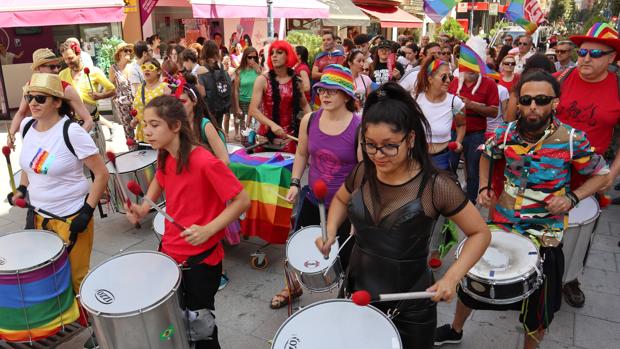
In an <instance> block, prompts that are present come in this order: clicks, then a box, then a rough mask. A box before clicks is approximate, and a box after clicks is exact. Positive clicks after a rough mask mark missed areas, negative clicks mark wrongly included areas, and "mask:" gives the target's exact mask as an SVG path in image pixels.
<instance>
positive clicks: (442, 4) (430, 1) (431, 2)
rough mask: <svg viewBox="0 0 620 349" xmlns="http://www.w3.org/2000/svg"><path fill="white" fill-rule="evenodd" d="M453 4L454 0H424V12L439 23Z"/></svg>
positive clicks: (454, 3)
mask: <svg viewBox="0 0 620 349" xmlns="http://www.w3.org/2000/svg"><path fill="white" fill-rule="evenodd" d="M455 5H456V1H455V0H424V13H425V14H426V15H427V16H428V17H429V18H430V19H431V20H432V21H433V22H435V23H439V22H441V20H442V19H443V18H444V17H445V16H446V15H447V14H448V13H450V11H451V10H452V8H454V6H455Z"/></svg>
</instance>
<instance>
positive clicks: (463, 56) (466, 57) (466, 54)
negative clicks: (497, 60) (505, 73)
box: [459, 44, 500, 80]
mask: <svg viewBox="0 0 620 349" xmlns="http://www.w3.org/2000/svg"><path fill="white" fill-rule="evenodd" d="M466 71H468V72H473V73H479V74H482V75H485V76H487V77H489V78H491V79H495V80H499V79H500V75H499V73H498V72H496V71H495V70H493V69H491V68H489V66H488V65H487V64H486V63H485V62H484V61H483V60H482V58H480V56H478V54H477V53H476V51H474V50H473V49H472V48H471V47H469V46H467V45H465V44H461V51H460V58H459V72H466Z"/></svg>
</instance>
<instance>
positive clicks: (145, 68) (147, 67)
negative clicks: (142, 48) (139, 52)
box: [140, 63, 159, 71]
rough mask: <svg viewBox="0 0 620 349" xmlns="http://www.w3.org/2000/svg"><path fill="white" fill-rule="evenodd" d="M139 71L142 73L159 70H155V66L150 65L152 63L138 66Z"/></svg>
mask: <svg viewBox="0 0 620 349" xmlns="http://www.w3.org/2000/svg"><path fill="white" fill-rule="evenodd" d="M140 69H142V71H158V70H159V68H157V67H156V66H155V64H152V63H149V64H142V65H141V66H140Z"/></svg>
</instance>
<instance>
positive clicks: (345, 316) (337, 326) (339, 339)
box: [271, 299, 403, 349]
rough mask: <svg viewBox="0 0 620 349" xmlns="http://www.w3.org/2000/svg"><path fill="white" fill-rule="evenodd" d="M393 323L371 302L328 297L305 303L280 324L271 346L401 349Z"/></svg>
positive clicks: (274, 348) (275, 347)
mask: <svg viewBox="0 0 620 349" xmlns="http://www.w3.org/2000/svg"><path fill="white" fill-rule="evenodd" d="M402 347H403V345H402V342H401V339H400V335H399V334H398V330H397V329H396V326H394V323H393V322H392V321H391V320H390V319H389V318H388V317H387V316H386V315H385V314H383V313H382V312H381V311H379V310H378V309H377V308H375V307H373V306H372V305H368V306H365V307H361V306H359V305H356V304H354V303H353V302H351V301H350V300H348V299H329V300H325V301H321V302H316V303H313V304H310V305H308V306H307V307H305V308H303V309H302V310H300V311H298V312H296V313H295V314H293V315H292V316H291V317H289V318H288V319H286V321H285V322H284V323H283V324H282V326H280V328H279V329H278V332H277V333H276V335H275V338H274V339H273V344H272V345H271V348H272V349H281V348H299V349H302V348H339V349H359V348H381V349H401V348H402Z"/></svg>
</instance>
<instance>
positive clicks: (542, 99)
mask: <svg viewBox="0 0 620 349" xmlns="http://www.w3.org/2000/svg"><path fill="white" fill-rule="evenodd" d="M554 98H555V97H554V96H545V95H538V96H535V97H532V96H528V95H525V96H521V97H519V104H521V105H531V104H532V101H534V102H536V105H539V106H543V105H547V104H549V103H551V101H552V100H553V99H554Z"/></svg>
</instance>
